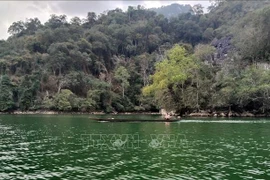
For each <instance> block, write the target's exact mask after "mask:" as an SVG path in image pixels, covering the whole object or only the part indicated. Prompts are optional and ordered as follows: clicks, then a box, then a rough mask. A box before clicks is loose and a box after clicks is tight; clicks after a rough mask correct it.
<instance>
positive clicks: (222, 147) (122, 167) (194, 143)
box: [0, 115, 270, 180]
mask: <svg viewBox="0 0 270 180" xmlns="http://www.w3.org/2000/svg"><path fill="white" fill-rule="evenodd" d="M96 117H100V116H96ZM105 117H109V116H105ZM118 117H119V116H118ZM124 117H125V118H135V119H138V118H139V119H149V118H152V119H158V118H159V117H158V116H154V115H147V116H142V115H129V116H124ZM115 118H117V117H115ZM119 118H123V117H119ZM0 179H1V180H2V179H74V180H77V179H117V180H121V179H123V180H124V179H132V180H135V179H149V180H150V179H151V180H152V179H168V180H172V179H270V119H263V118H258V119H228V118H227V119H226V118H223V119H221V118H215V119H214V118H212V119H207V118H204V119H202V118H199V119H185V120H181V121H179V122H173V123H154V122H143V123H125V122H121V123H109V122H101V123H100V122H96V121H94V120H91V118H89V116H86V115H76V116H72V115H1V116H0Z"/></svg>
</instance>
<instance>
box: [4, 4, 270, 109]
mask: <svg viewBox="0 0 270 180" xmlns="http://www.w3.org/2000/svg"><path fill="white" fill-rule="evenodd" d="M215 2H216V3H214V4H213V6H212V7H211V10H210V12H209V13H205V14H204V13H202V7H201V6H200V5H195V6H194V7H193V10H192V9H191V7H190V6H182V7H184V8H185V9H184V10H183V11H185V12H187V11H191V13H182V14H179V16H175V17H172V18H170V19H168V18H166V17H165V16H164V15H160V14H158V13H156V12H154V11H151V10H148V9H145V8H144V7H142V6H137V7H129V8H128V10H127V11H123V10H121V9H119V8H117V9H115V10H110V11H107V12H106V13H103V14H100V15H99V16H97V15H96V14H95V13H93V12H89V13H88V14H87V16H86V18H85V19H80V18H78V17H74V18H72V19H71V20H70V22H68V21H67V17H66V16H65V15H51V17H50V19H49V20H48V21H47V22H45V23H44V24H42V23H41V22H40V21H39V19H37V18H30V19H27V20H26V21H24V22H23V21H18V22H14V23H13V24H11V26H10V27H9V29H8V32H9V33H10V34H11V36H10V37H9V38H8V39H7V40H5V41H4V40H2V41H0V75H1V84H0V89H1V93H0V111H12V110H15V109H19V110H37V109H50V110H59V111H84V112H90V111H104V112H114V111H122V112H123V111H156V110H157V109H158V108H160V107H163V108H167V109H174V110H178V111H179V112H181V113H184V111H195V110H196V111H199V110H201V109H211V110H213V111H214V110H215V109H217V108H229V107H231V108H232V109H238V110H239V109H240V110H245V109H247V110H255V111H257V112H267V110H268V109H269V102H268V101H269V100H268V85H267V84H268V79H267V77H268V75H269V73H268V70H267V67H269V65H268V64H267V63H268V62H269V59H270V56H269V54H270V51H269V49H270V34H269V28H270V26H269V22H270V21H269V17H270V13H269V12H270V11H269V9H270V8H269V5H270V3H269V2H267V1H265V2H263V1H256V2H255V1H248V2H240V1H215ZM178 7H179V6H178V5H175V4H174V5H172V6H168V7H163V8H160V9H155V11H159V10H161V9H162V10H164V9H169V11H170V13H175V12H176V13H177V12H179V11H178V10H179V9H177V8H178ZM227 35H230V37H233V41H232V42H230V43H232V44H231V45H232V47H233V51H230V52H229V53H228V54H227V58H226V59H224V60H223V61H220V62H218V61H217V60H216V59H215V58H214V57H215V54H216V49H215V48H214V47H212V46H211V45H209V43H210V42H211V41H212V40H213V39H215V38H221V37H223V36H227ZM174 44H178V45H174ZM142 88H143V94H145V95H148V96H147V97H145V96H143V95H142V92H141V89H142Z"/></svg>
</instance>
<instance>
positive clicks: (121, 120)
mask: <svg viewBox="0 0 270 180" xmlns="http://www.w3.org/2000/svg"><path fill="white" fill-rule="evenodd" d="M90 119H91V120H96V121H98V122H177V121H180V119H171V120H165V119H145V120H143V119H114V118H91V117H90Z"/></svg>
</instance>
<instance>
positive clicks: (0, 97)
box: [0, 75, 15, 111]
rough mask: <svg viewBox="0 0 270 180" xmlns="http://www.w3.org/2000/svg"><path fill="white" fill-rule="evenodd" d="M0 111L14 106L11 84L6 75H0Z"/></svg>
mask: <svg viewBox="0 0 270 180" xmlns="http://www.w3.org/2000/svg"><path fill="white" fill-rule="evenodd" d="M0 92H1V93H0V111H9V110H12V109H13V108H14V106H15V103H14V99H13V85H12V84H11V82H10V79H9V77H8V76H6V75H4V76H0Z"/></svg>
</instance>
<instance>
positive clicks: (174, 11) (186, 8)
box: [149, 3, 194, 18]
mask: <svg viewBox="0 0 270 180" xmlns="http://www.w3.org/2000/svg"><path fill="white" fill-rule="evenodd" d="M149 10H151V11H155V12H156V13H157V14H163V15H164V16H165V17H167V18H171V17H177V16H178V15H179V14H184V13H191V14H194V12H193V10H192V7H191V6H190V5H181V4H176V3H175V4H171V5H168V6H162V7H160V8H151V9H149Z"/></svg>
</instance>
